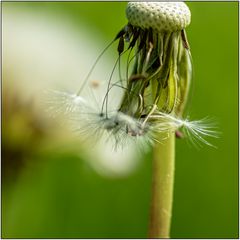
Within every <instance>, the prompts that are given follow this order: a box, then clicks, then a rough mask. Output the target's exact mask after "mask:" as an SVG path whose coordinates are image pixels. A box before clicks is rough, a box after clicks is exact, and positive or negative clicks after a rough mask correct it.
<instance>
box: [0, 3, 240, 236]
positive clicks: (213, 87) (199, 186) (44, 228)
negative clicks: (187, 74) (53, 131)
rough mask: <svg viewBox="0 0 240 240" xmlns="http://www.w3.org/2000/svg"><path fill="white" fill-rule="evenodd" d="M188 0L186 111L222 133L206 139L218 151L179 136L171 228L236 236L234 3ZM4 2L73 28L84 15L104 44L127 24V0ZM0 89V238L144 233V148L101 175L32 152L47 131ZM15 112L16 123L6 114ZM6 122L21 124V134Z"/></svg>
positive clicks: (68, 157) (179, 232)
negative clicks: (125, 166)
mask: <svg viewBox="0 0 240 240" xmlns="http://www.w3.org/2000/svg"><path fill="white" fill-rule="evenodd" d="M187 4H188V6H189V8H190V10H191V12H192V23H191V25H190V26H189V27H188V28H187V34H188V40H189V42H190V46H191V53H192V56H193V63H194V79H193V96H192V100H191V105H190V108H189V114H190V116H191V118H192V119H199V118H202V117H205V116H210V117H214V118H215V119H216V122H217V123H218V125H219V130H220V132H221V133H222V134H221V137H220V138H219V139H217V140H215V139H214V140H212V141H211V140H210V141H211V142H212V143H213V144H215V145H216V146H217V149H214V148H211V147H208V146H204V147H203V148H202V149H196V148H194V147H193V146H191V145H188V144H187V143H186V141H185V140H177V149H176V175H175V192H174V206H173V219H172V230H171V236H172V238H238V3H237V2H188V3H187ZM2 5H3V13H4V9H5V7H9V6H13V5H14V8H17V9H19V11H21V9H22V10H23V9H24V11H30V12H32V13H33V14H34V13H35V12H38V13H39V12H40V13H42V14H46V12H48V13H49V14H52V15H53V16H54V18H55V19H56V21H58V19H59V20H60V19H61V18H62V17H63V16H64V17H65V18H68V19H69V20H70V21H71V22H72V23H73V24H74V26H75V31H79V32H80V33H81V29H79V28H78V24H79V23H81V24H82V23H84V24H85V25H86V26H87V28H88V29H89V31H90V32H91V33H92V34H94V32H92V29H93V28H94V29H98V30H99V31H98V33H97V34H98V35H96V44H97V41H98V38H101V39H103V41H105V42H106V44H107V43H108V42H110V41H111V39H112V38H113V37H114V36H115V34H116V33H117V32H118V31H119V30H120V28H121V27H122V26H124V25H125V24H126V22H127V21H126V19H125V7H126V3H125V2H29V3H27V2H25V3H16V2H11V3H7V2H4V3H2ZM3 27H4V23H3ZM26 31H27V29H26ZM79 44H80V43H79ZM97 54H98V53H96V56H97ZM5 81H7V79H3V85H4V82H5ZM3 91H4V92H3V96H5V97H4V98H3V129H2V130H3V137H2V140H3V145H2V150H3V160H2V237H3V238H146V237H147V231H148V217H149V204H150V186H151V153H149V154H146V156H145V159H144V160H143V161H142V162H141V163H140V164H139V165H138V166H137V168H136V169H135V171H133V172H132V173H131V174H129V175H127V176H126V175H125V176H123V177H115V178H114V177H112V178H110V177H109V178H108V177H103V176H101V175H99V174H98V173H96V172H95V171H94V170H93V169H92V168H91V167H90V166H89V165H88V164H87V163H86V160H85V159H84V156H82V157H81V156H79V155H78V154H75V153H74V151H66V152H65V153H62V152H58V151H57V150H56V151H43V150H39V148H38V146H39V141H38V139H39V138H41V139H44V136H45V138H46V135H47V131H46V130H43V129H42V128H39V126H37V127H36V126H32V125H30V123H32V122H31V121H30V120H29V118H32V116H31V117H27V116H26V117H25V115H27V114H29V111H26V109H25V108H26V107H25V106H22V107H21V106H19V105H17V102H19V101H17V100H16V99H15V100H13V101H12V102H13V103H12V104H11V107H9V104H10V103H11V100H9V96H8V92H7V91H6V89H3ZM15 105H17V106H15ZM9 108H11V109H9ZM21 109H22V112H21ZM24 109H25V110H24ZM18 112H20V113H19V114H18ZM24 112H26V114H25V113H24ZM24 114H25V115H24ZM19 115H21V117H20V118H21V121H22V124H16V123H15V122H14V121H18V118H17V116H19ZM22 115H23V116H24V117H23V116H22ZM16 119H17V120H16ZM34 119H35V118H34ZM18 122H19V121H18ZM10 124H13V125H14V127H15V128H14V129H15V130H16V129H18V128H21V129H20V130H19V132H20V133H19V136H16V132H17V133H18V131H15V130H13V128H12V127H11V126H10ZM23 126H24V127H25V128H26V129H25V128H24V130H23ZM29 129H31V131H32V132H31V137H30V138H29V139H30V140H28V141H27V140H26V141H25V137H26V135H27V134H26V132H27V131H30V130H29ZM32 129H34V130H32ZM12 131H14V132H12ZM21 131H22V132H23V133H21ZM27 136H29V135H27ZM19 139H20V140H19ZM33 139H34V140H33ZM35 139H36V140H35ZM48 141H49V140H48Z"/></svg>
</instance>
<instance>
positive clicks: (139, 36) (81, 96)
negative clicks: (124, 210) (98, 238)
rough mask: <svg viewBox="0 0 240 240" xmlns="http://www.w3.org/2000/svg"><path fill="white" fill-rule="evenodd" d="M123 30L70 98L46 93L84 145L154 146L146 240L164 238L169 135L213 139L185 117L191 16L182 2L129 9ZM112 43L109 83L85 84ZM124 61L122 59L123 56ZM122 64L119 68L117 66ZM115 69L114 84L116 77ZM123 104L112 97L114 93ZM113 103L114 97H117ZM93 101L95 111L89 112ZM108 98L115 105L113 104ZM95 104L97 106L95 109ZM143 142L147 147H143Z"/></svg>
mask: <svg viewBox="0 0 240 240" xmlns="http://www.w3.org/2000/svg"><path fill="white" fill-rule="evenodd" d="M126 16H127V19H128V23H127V24H126V25H125V26H124V27H123V28H122V29H121V30H120V31H119V32H118V34H117V35H116V37H115V38H114V39H113V41H112V42H111V43H110V44H109V45H108V46H107V47H106V48H105V49H104V50H103V52H102V53H101V54H100V55H99V57H98V58H97V60H96V62H95V63H94V64H93V67H92V68H91V70H90V72H89V73H88V75H87V77H86V79H85V81H84V83H83V84H82V85H81V87H80V89H79V90H78V91H76V93H74V94H69V93H65V92H59V91H53V92H52V93H53V96H52V97H51V98H50V101H49V102H48V103H49V105H50V108H49V110H50V111H53V112H54V115H59V114H60V115H67V116H68V118H69V121H70V122H71V125H72V126H73V130H74V131H75V132H77V133H78V134H81V136H86V138H88V139H91V140H90V141H91V142H93V141H92V139H95V140H96V141H102V139H104V140H105V141H107V142H112V143H113V149H118V148H119V146H121V147H122V148H123V151H124V148H125V147H126V146H128V145H129V144H132V143H136V144H139V143H140V146H141V147H143V148H144V147H145V146H146V145H153V146H154V160H153V196H152V207H151V221H150V232H149V234H150V237H151V238H168V237H169V231H170V221H171V208H172V191H173V173H174V158H175V157H174V140H175V132H176V131H178V130H179V129H182V131H183V133H184V134H185V135H186V136H187V137H188V138H189V139H190V140H191V141H192V142H193V144H195V145H198V142H200V144H199V145H200V146H201V144H202V143H204V144H207V145H210V146H211V144H210V143H209V142H208V141H207V140H206V137H216V134H215V131H214V128H212V126H211V124H208V123H205V121H206V119H205V120H204V119H203V120H197V121H190V120H189V119H188V118H185V112H184V110H185V108H186V104H187V99H188V95H189V90H190V83H191V78H192V61H191V53H190V46H189V43H188V40H187V34H186V31H185V28H186V27H187V26H188V25H189V24H190V21H191V13H190V10H189V8H188V7H187V5H186V4H185V3H183V2H130V3H128V5H127V8H126ZM116 41H118V45H117V52H118V57H117V59H116V61H115V63H114V66H113V69H112V71H111V72H110V74H109V79H108V80H107V81H106V82H104V83H101V84H99V83H98V82H96V81H94V82H93V84H90V83H91V82H90V81H89V79H90V76H91V74H92V72H93V70H94V67H95V66H96V64H97V62H98V61H99V60H100V57H101V56H102V55H103V54H104V53H105V51H107V50H108V49H109V48H110V47H111V46H112V45H113V44H114V43H115V42H116ZM124 56H125V57H124ZM123 59H125V60H126V63H124V61H122V60H123ZM117 69H118V73H119V74H118V75H119V76H118V79H117V80H114V79H115V78H116V77H115V75H116V72H117ZM116 91H118V92H121V93H122V98H121V99H119V98H118V99H116V98H114V95H115V92H116ZM118 96H119V94H118ZM90 98H91V99H94V102H95V104H94V105H91V104H90V103H92V102H93V101H90V100H89V99H90ZM114 99H115V101H114ZM99 103H100V104H99ZM149 143H150V144H149Z"/></svg>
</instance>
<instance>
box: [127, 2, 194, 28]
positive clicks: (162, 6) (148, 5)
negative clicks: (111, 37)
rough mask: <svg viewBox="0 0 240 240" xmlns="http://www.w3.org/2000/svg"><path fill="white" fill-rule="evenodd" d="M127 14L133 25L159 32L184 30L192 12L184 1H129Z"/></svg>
mask: <svg viewBox="0 0 240 240" xmlns="http://www.w3.org/2000/svg"><path fill="white" fill-rule="evenodd" d="M126 15H127V18H128V20H129V23H131V24H132V25H133V26H138V27H141V28H143V29H148V28H152V29H154V30H156V31H159V32H161V31H169V32H173V31H177V30H182V29H184V28H186V27H187V26H188V25H189V24H190V21H191V12H190V10H189V8H188V7H187V5H186V4H185V3H184V2H129V3H128V6H127V9H126Z"/></svg>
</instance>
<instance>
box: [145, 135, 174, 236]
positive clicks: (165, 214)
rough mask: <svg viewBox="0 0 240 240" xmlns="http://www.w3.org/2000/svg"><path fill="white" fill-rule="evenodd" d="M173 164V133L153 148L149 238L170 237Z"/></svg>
mask: <svg viewBox="0 0 240 240" xmlns="http://www.w3.org/2000/svg"><path fill="white" fill-rule="evenodd" d="M174 164H175V133H171V134H170V136H169V137H168V138H167V139H166V140H164V141H162V142H161V143H157V144H156V145H155V148H154V153H153V181H152V202H151V219H150V229H149V237H150V238H169V237H170V226H171V216H172V202H173V182H174Z"/></svg>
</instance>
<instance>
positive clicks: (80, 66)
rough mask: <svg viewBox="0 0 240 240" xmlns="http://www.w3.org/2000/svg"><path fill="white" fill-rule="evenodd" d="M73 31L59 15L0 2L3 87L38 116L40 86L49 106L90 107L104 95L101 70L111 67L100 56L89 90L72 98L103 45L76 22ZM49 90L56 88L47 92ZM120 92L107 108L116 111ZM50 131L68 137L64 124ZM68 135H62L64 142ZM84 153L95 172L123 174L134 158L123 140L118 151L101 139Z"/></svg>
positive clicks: (136, 157) (134, 151)
mask: <svg viewBox="0 0 240 240" xmlns="http://www.w3.org/2000/svg"><path fill="white" fill-rule="evenodd" d="M78 29H80V31H79V32H78V30H77V29H76V28H75V27H73V26H72V25H71V23H70V22H68V21H67V19H66V18H64V17H63V16H61V19H60V18H58V17H56V16H54V15H53V13H51V14H50V13H49V14H42V13H40V12H35V11H34V9H32V10H26V9H24V8H17V7H14V4H4V6H3V90H4V89H6V87H10V88H14V89H16V91H19V92H21V93H22V94H21V96H22V97H23V98H24V99H26V100H30V101H32V102H33V103H34V104H35V107H36V109H37V111H39V113H40V114H42V115H44V114H45V109H44V108H42V103H43V100H44V101H45V100H46V99H43V92H44V91H45V90H46V89H47V90H49V91H50V94H49V95H48V97H50V98H49V99H47V101H48V102H49V106H47V108H49V110H51V107H53V106H54V104H52V102H54V103H57V104H58V106H61V103H62V102H61V101H59V99H62V101H63V102H64V104H66V101H65V100H66V99H68V97H69V96H70V98H71V97H72V98H73V100H74V101H75V102H76V105H75V107H77V106H78V103H79V101H80V102H81V103H86V104H87V105H88V106H90V107H92V108H95V107H99V106H100V105H99V103H101V102H102V101H103V98H104V97H105V94H106V84H107V80H108V79H109V72H110V70H106V69H111V68H112V67H113V66H112V62H113V60H112V59H111V57H109V56H107V57H108V58H107V59H106V57H105V58H103V59H102V60H101V61H100V62H99V64H98V67H97V69H96V71H94V72H93V73H92V75H91V78H90V83H91V84H92V86H95V88H94V87H92V86H91V87H89V86H86V88H85V89H84V91H83V93H82V94H81V96H82V97H77V98H75V97H74V95H73V94H74V93H73V90H76V88H77V87H79V86H80V85H81V84H82V81H83V79H84V78H85V75H86V74H87V72H88V69H90V68H91V66H92V64H93V61H94V60H95V58H96V55H97V53H99V50H100V49H102V48H103V47H102V46H103V45H104V43H103V44H101V39H99V38H98V41H97V42H96V41H95V38H96V36H95V35H93V34H90V33H89V31H88V30H87V27H86V26H84V25H81V26H78ZM92 32H94V30H93V29H92ZM51 89H58V90H54V92H51ZM62 92H65V93H67V92H69V95H67V96H66V95H64V94H63V95H62V94H61V93H62ZM51 93H54V94H51ZM94 93H96V94H94ZM93 94H94V95H93ZM121 95H122V91H119V89H113V90H112V91H111V94H110V96H109V98H110V99H111V101H109V104H108V107H109V111H111V109H116V105H117V104H119V101H120V100H121ZM56 96H57V98H56ZM58 96H59V97H60V98H58ZM54 97H55V98H54ZM84 99H85V100H84ZM86 99H87V100H86ZM55 106H56V105H55ZM72 107H73V105H72V102H71V104H69V107H64V111H67V112H73V110H76V109H73V108H72ZM57 109H58V110H59V109H61V108H57ZM52 112H54V113H57V112H56V111H52ZM56 130H57V131H62V132H63V136H65V135H69V132H68V131H69V129H68V126H66V125H63V126H61V127H59V126H58V125H56ZM73 138H74V137H73ZM68 139H69V138H66V145H67V141H68ZM77 139H79V142H78V141H76V143H78V144H83V143H82V142H81V141H80V140H81V134H80V133H79V135H78V138H77ZM74 140H76V138H74ZM86 148H87V147H86ZM86 153H87V154H88V155H87V156H88V158H89V163H90V164H91V165H92V166H93V167H94V168H95V169H96V170H97V171H98V172H100V173H101V174H105V175H112V176H117V175H125V174H128V173H129V172H131V171H132V170H133V169H134V168H135V167H136V165H137V162H138V161H139V159H140V158H139V155H138V154H137V146H136V145H134V144H128V146H127V147H126V148H125V149H124V151H122V149H117V150H116V149H115V150H114V149H113V148H112V143H111V142H109V141H105V140H104V138H103V139H102V140H101V141H98V142H94V147H92V146H89V148H88V150H86ZM86 153H85V154H86Z"/></svg>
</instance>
